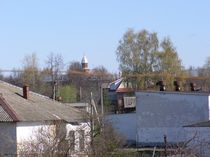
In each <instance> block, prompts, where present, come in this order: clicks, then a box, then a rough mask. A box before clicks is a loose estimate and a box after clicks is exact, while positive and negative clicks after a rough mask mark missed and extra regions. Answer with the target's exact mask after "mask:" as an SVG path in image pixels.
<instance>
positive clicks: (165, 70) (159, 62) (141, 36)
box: [116, 29, 184, 89]
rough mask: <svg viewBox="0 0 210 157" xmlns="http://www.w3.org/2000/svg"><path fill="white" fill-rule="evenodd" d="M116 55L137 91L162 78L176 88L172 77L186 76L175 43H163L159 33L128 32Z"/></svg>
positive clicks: (122, 69)
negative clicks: (158, 35)
mask: <svg viewBox="0 0 210 157" xmlns="http://www.w3.org/2000/svg"><path fill="white" fill-rule="evenodd" d="M116 54H117V60H118V62H119V68H120V70H121V71H122V74H123V76H125V77H130V78H129V80H132V83H133V86H134V87H137V88H145V89H146V88H148V87H150V86H151V85H152V86H154V82H155V81H157V80H160V79H163V80H164V81H166V84H170V86H172V85H173V84H172V82H173V78H172V77H180V76H181V77H182V76H183V75H184V72H183V69H184V68H183V66H182V64H181V60H180V58H179V56H178V53H177V52H176V49H175V47H174V46H173V43H172V42H171V40H170V39H169V38H164V39H163V41H162V42H160V44H159V39H158V37H157V34H156V33H150V32H148V31H147V30H142V31H140V32H134V31H133V30H132V29H130V30H128V31H127V32H126V33H125V34H124V36H123V39H121V40H120V42H119V46H118V48H117V51H116ZM131 76H132V77H131Z"/></svg>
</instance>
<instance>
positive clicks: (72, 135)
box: [69, 131, 75, 151]
mask: <svg viewBox="0 0 210 157" xmlns="http://www.w3.org/2000/svg"><path fill="white" fill-rule="evenodd" d="M69 147H70V150H71V151H73V150H74V149H75V131H70V132H69Z"/></svg>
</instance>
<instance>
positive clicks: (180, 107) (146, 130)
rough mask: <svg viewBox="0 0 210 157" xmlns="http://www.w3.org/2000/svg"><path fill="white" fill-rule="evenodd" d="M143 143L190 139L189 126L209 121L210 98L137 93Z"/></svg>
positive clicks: (138, 115)
mask: <svg viewBox="0 0 210 157" xmlns="http://www.w3.org/2000/svg"><path fill="white" fill-rule="evenodd" d="M136 97H137V107H136V113H137V130H138V134H137V135H138V142H139V143H161V142H163V136H164V135H167V138H168V141H169V142H181V141H185V140H187V137H188V136H187V135H188V134H189V131H188V130H187V131H186V129H184V128H183V126H185V125H190V124H194V123H197V122H202V121H208V120H209V95H207V94H200V93H178V92H137V93H136Z"/></svg>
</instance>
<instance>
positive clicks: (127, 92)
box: [109, 78, 136, 113]
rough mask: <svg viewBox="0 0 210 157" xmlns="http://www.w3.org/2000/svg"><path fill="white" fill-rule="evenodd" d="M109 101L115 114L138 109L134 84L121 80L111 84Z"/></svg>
mask: <svg viewBox="0 0 210 157" xmlns="http://www.w3.org/2000/svg"><path fill="white" fill-rule="evenodd" d="M109 99H110V101H111V105H112V108H113V109H114V111H115V113H128V112H133V111H135V109H136V97H135V91H134V89H133V87H132V84H131V83H130V82H128V81H127V80H125V79H124V78H120V79H118V80H115V81H113V82H111V83H110V84H109Z"/></svg>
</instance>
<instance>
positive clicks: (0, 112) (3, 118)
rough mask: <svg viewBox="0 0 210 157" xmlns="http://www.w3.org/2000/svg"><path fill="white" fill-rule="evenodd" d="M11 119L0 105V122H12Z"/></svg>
mask: <svg viewBox="0 0 210 157" xmlns="http://www.w3.org/2000/svg"><path fill="white" fill-rule="evenodd" d="M12 121H13V119H12V117H10V115H9V114H8V113H7V112H6V111H5V110H4V109H3V107H2V106H0V122H12Z"/></svg>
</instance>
